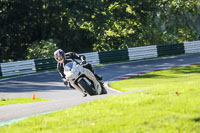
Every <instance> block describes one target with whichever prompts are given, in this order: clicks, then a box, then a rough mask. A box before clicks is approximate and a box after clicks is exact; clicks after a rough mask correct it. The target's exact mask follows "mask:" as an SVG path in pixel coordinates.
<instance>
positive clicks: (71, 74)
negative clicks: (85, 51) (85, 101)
mask: <svg viewBox="0 0 200 133" xmlns="http://www.w3.org/2000/svg"><path fill="white" fill-rule="evenodd" d="M64 74H65V78H66V80H67V81H68V82H69V83H70V85H71V86H72V87H74V88H75V89H78V90H80V91H81V92H82V93H84V94H89V95H90V96H92V95H100V94H107V90H106V89H105V87H104V86H103V84H102V83H101V82H99V81H98V80H97V79H96V78H95V76H94V74H93V73H92V72H91V71H90V70H88V69H86V68H84V67H83V66H82V65H80V64H79V63H77V62H75V61H73V62H69V63H67V64H66V65H65V66H64Z"/></svg>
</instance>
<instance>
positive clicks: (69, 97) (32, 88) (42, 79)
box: [0, 53, 200, 123]
mask: <svg viewBox="0 0 200 133" xmlns="http://www.w3.org/2000/svg"><path fill="white" fill-rule="evenodd" d="M195 63H200V53H198V54H188V55H180V56H171V57H163V58H155V59H146V60H140V61H130V62H125V63H116V64H109V65H104V66H96V67H94V69H95V71H96V72H97V73H98V74H101V75H103V80H104V81H112V80H113V79H114V78H115V77H118V76H120V75H124V74H128V73H133V72H139V71H152V70H156V69H160V68H166V67H173V66H177V65H184V64H195ZM33 93H35V94H36V97H40V98H47V99H51V101H46V102H37V103H24V104H15V105H4V106H0V123H3V122H8V121H11V120H16V119H21V118H25V117H29V116H34V115H38V114H41V113H46V112H52V111H57V110H61V109H66V108H70V107H73V106H76V105H79V104H81V103H84V102H89V101H92V100H95V99H100V98H105V97H107V96H112V95H116V94H119V92H116V91H113V90H109V89H108V94H106V95H99V96H87V97H82V94H81V93H80V92H79V91H77V90H73V89H70V88H66V87H65V86H64V84H63V83H62V82H61V78H60V75H59V74H58V72H57V71H52V72H45V73H39V74H33V75H26V76H21V77H14V78H10V79H4V80H0V98H4V99H6V98H23V97H32V95H33Z"/></svg>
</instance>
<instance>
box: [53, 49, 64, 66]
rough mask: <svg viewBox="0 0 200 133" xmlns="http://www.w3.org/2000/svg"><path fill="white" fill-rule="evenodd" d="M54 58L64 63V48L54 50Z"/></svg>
mask: <svg viewBox="0 0 200 133" xmlns="http://www.w3.org/2000/svg"><path fill="white" fill-rule="evenodd" d="M54 58H55V60H56V61H57V62H59V63H64V51H63V50H62V49H58V50H56V51H55V52H54Z"/></svg>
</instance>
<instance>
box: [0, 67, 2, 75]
mask: <svg viewBox="0 0 200 133" xmlns="http://www.w3.org/2000/svg"><path fill="white" fill-rule="evenodd" d="M0 77H2V72H1V64H0Z"/></svg>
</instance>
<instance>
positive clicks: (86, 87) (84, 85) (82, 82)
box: [78, 79, 97, 96]
mask: <svg viewBox="0 0 200 133" xmlns="http://www.w3.org/2000/svg"><path fill="white" fill-rule="evenodd" d="M78 85H79V86H80V87H81V88H82V89H84V90H85V91H87V93H88V94H89V95H90V96H93V95H97V92H96V91H95V90H93V88H91V87H90V86H89V85H88V84H87V83H86V82H85V80H83V79H81V80H79V82H78Z"/></svg>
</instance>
